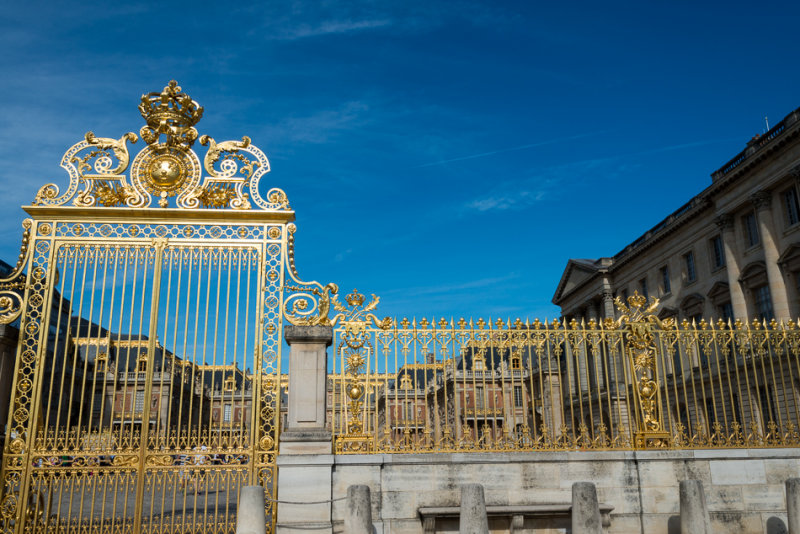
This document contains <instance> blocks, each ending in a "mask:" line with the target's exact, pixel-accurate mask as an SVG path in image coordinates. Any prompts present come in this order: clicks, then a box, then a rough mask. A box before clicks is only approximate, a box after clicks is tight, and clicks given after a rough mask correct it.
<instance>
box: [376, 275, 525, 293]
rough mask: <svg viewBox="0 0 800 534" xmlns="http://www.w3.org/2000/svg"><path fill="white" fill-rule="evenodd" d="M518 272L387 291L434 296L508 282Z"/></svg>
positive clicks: (515, 276)
mask: <svg viewBox="0 0 800 534" xmlns="http://www.w3.org/2000/svg"><path fill="white" fill-rule="evenodd" d="M518 277H519V275H518V274H517V273H509V274H507V275H505V276H496V277H489V278H480V279H477V280H469V281H467V282H463V283H460V284H446V285H435V286H417V287H409V288H403V289H402V290H396V291H387V292H385V293H386V294H387V295H390V294H394V293H398V294H402V295H404V296H406V297H420V296H433V295H451V294H453V293H458V292H463V291H465V290H474V289H479V288H484V287H491V286H495V285H497V284H500V283H503V282H507V281H509V280H513V279H515V278H518Z"/></svg>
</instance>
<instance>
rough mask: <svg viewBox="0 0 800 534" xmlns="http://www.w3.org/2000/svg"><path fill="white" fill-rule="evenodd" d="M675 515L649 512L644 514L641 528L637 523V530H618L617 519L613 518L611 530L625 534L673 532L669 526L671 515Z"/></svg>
mask: <svg viewBox="0 0 800 534" xmlns="http://www.w3.org/2000/svg"><path fill="white" fill-rule="evenodd" d="M675 493H676V494H677V493H678V488H675ZM673 515H675V514H647V515H644V516H642V519H641V528H640V527H639V525H636V528H635V530H629V531H622V530H617V529H616V526H615V522H616V520H612V521H611V528H612V529H613V530H612V531H611V532H613V533H615V534H616V533H617V532H619V534H623V532H625V534H631V533H633V532H636V533H639V532H642V533H644V532H646V533H647V534H672V533H671V532H670V531H669V526H670V517H672V516H673Z"/></svg>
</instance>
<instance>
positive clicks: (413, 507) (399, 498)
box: [381, 488, 457, 532]
mask: <svg viewBox="0 0 800 534" xmlns="http://www.w3.org/2000/svg"><path fill="white" fill-rule="evenodd" d="M456 502H457V501H456ZM418 507H419V505H418V504H417V493H416V492H413V491H387V490H386V489H385V488H384V490H383V496H382V498H381V519H383V520H384V521H386V520H394V519H400V520H402V519H409V518H416V517H417V508H418ZM392 524H394V523H392ZM417 528H420V523H419V520H418V519H417ZM390 532H393V530H391V529H390ZM417 532H418V531H417Z"/></svg>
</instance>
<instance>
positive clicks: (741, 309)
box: [714, 213, 747, 321]
mask: <svg viewBox="0 0 800 534" xmlns="http://www.w3.org/2000/svg"><path fill="white" fill-rule="evenodd" d="M714 222H715V223H717V226H718V227H719V229H720V230H721V231H722V244H723V247H724V248H725V270H726V271H727V273H728V289H729V291H730V293H731V307H732V308H733V318H734V319H742V320H743V321H746V320H747V301H746V300H745V298H744V291H742V285H741V284H740V283H739V275H740V273H741V266H740V265H739V259H738V254H737V253H738V250H737V249H738V247H737V246H736V232H735V231H734V225H733V217H731V216H730V215H728V214H727V213H723V214H721V215H719V216H718V217H717V218H716V219H714Z"/></svg>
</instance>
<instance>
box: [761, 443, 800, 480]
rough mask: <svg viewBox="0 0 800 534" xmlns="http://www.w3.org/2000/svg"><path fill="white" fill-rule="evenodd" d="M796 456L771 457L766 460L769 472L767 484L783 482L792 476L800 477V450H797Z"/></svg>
mask: <svg viewBox="0 0 800 534" xmlns="http://www.w3.org/2000/svg"><path fill="white" fill-rule="evenodd" d="M795 455H796V457H795V458H770V459H768V460H764V470H765V471H766V473H767V484H783V483H785V482H786V481H787V480H788V479H790V478H798V477H800V460H798V458H800V452H797V451H795Z"/></svg>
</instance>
